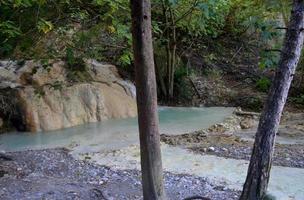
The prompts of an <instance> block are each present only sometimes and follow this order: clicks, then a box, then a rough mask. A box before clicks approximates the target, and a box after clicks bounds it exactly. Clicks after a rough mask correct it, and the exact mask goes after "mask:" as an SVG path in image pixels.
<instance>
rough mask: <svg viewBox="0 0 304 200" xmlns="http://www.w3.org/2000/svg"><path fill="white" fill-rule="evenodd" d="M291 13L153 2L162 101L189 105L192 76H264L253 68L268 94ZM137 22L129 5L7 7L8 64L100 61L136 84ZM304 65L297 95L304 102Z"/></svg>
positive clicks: (3, 1) (283, 7) (251, 5)
mask: <svg viewBox="0 0 304 200" xmlns="http://www.w3.org/2000/svg"><path fill="white" fill-rule="evenodd" d="M289 12H290V2H289V1H287V0H269V1H262V0H254V1H253V0H152V24H153V34H154V46H155V47H154V49H155V61H156V67H157V81H158V86H159V87H158V89H159V91H158V92H159V97H160V100H161V101H166V102H168V101H169V102H170V101H175V100H176V98H178V101H180V100H185V101H188V99H189V98H190V96H191V94H188V93H189V92H191V90H189V87H190V86H189V84H190V83H189V77H190V78H191V77H194V76H200V75H204V74H206V73H208V71H210V70H211V71H217V72H216V73H219V74H222V75H223V76H224V75H229V74H232V73H234V74H238V73H240V70H245V68H244V66H253V67H254V68H255V69H256V70H254V74H253V72H252V70H251V69H252V68H247V71H246V76H248V74H251V75H252V76H251V77H250V78H251V79H252V82H250V85H252V87H254V88H256V89H257V90H258V91H261V92H262V93H265V92H267V91H268V88H269V85H270V83H271V78H272V68H274V67H275V66H276V65H277V62H278V57H279V49H280V48H281V44H282V35H283V34H282V33H284V31H285V30H284V27H286V23H287V21H288V18H289ZM130 23H131V20H130V8H129V1H128V0H89V1H87V0H0V43H1V45H0V57H1V59H14V60H25V59H66V60H68V63H70V64H69V66H70V67H71V66H74V68H73V69H75V67H76V68H77V63H78V62H80V66H82V64H81V60H82V59H83V58H94V59H97V60H99V61H103V62H111V63H114V64H116V65H117V66H119V68H120V70H121V71H124V72H125V73H124V74H126V75H128V76H130V77H132V74H133V66H132V52H131V33H130V27H131V24H130ZM71 59H72V60H71ZM71 63H73V64H71ZM75 63H76V64H75ZM302 63H303V61H302V62H301V64H300V67H299V73H298V75H297V77H298V78H297V79H296V81H295V84H294V88H293V89H292V92H291V93H292V94H293V98H292V99H291V100H292V101H294V102H297V103H302V102H303V96H304V89H303V88H304V87H303V83H302V79H303V78H302V77H303V74H304V73H303V71H304V67H302V66H303V64H302ZM80 68H81V67H80ZM74 71H75V70H74ZM76 71H77V70H76ZM78 71H79V70H78ZM74 74H75V73H74ZM71 77H72V78H73V74H72V75H71ZM219 77H222V76H219ZM243 78H244V77H242V78H240V79H243ZM244 79H246V78H244Z"/></svg>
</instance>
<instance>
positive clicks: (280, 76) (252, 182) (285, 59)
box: [240, 0, 304, 200]
mask: <svg viewBox="0 0 304 200" xmlns="http://www.w3.org/2000/svg"><path fill="white" fill-rule="evenodd" d="M303 27H304V3H303V0H294V1H293V9H292V11H291V17H290V22H289V24H288V29H287V32H286V36H285V39H284V46H283V50H282V53H281V58H280V61H279V65H278V68H277V71H276V74H275V78H274V81H273V84H272V87H271V89H270V92H269V95H268V99H267V101H266V104H265V107H264V111H263V113H262V115H261V118H260V122H259V126H258V130H257V133H256V138H255V142H254V147H253V152H252V156H251V160H250V164H249V168H248V174H247V178H246V182H245V184H244V188H243V192H242V195H241V197H240V200H262V199H263V198H264V197H265V194H266V191H267V187H268V182H269V176H270V169H271V163H272V156H273V150H274V143H275V137H276V133H277V131H278V126H279V123H280V119H281V114H282V111H283V107H284V105H285V102H286V99H287V96H288V91H289V88H290V84H291V81H292V79H293V76H294V73H295V70H296V66H297V64H298V61H299V58H300V55H301V49H302V46H303V40H304V35H303Z"/></svg>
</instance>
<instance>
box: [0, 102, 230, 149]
mask: <svg viewBox="0 0 304 200" xmlns="http://www.w3.org/2000/svg"><path fill="white" fill-rule="evenodd" d="M232 112H233V108H224V107H210V108H185V107H180V108H177V107H159V119H160V132H161V133H166V134H182V133H186V132H192V131H195V130H200V129H203V128H208V127H209V126H210V125H212V124H214V123H218V122H221V121H223V120H224V119H225V118H226V117H228V116H230V115H231V114H232ZM137 143H138V124H137V118H128V119H117V120H108V121H104V122H98V123H89V124H85V125H81V126H76V127H72V128H67V129H63V130H57V131H49V132H39V133H18V132H11V133H7V134H2V135H0V150H5V151H18V150H24V149H39V148H53V147H62V146H68V147H73V148H74V149H77V148H79V149H82V150H86V151H100V150H103V149H119V148H123V147H127V146H129V145H131V144H137Z"/></svg>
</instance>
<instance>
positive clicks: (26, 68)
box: [0, 60, 137, 132]
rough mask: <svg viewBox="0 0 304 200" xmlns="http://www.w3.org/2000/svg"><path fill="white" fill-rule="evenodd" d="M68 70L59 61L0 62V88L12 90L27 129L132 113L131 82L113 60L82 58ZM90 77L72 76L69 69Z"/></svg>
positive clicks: (43, 128)
mask: <svg viewBox="0 0 304 200" xmlns="http://www.w3.org/2000/svg"><path fill="white" fill-rule="evenodd" d="M85 65H86V68H85V71H77V69H76V71H71V69H68V67H66V65H65V63H64V62H63V61H44V62H42V61H41V62H35V61H26V62H25V63H17V62H1V63H0V81H1V83H0V89H2V90H5V91H7V90H14V91H15V92H14V94H15V95H14V97H12V98H15V99H16V100H17V101H16V102H17V103H16V104H17V106H16V107H18V110H19V111H20V112H19V113H20V115H21V116H20V119H21V120H19V123H23V124H24V130H26V131H33V132H35V131H47V130H55V129H61V128H67V127H71V126H75V125H79V124H83V123H87V122H97V121H103V120H106V119H110V118H111V119H112V118H125V117H134V116H136V113H137V112H136V101H135V87H134V85H133V84H131V82H128V81H124V80H123V79H122V78H121V77H120V76H119V74H118V72H117V69H116V67H115V66H113V65H109V64H103V63H99V62H96V61H95V60H87V61H86V62H85ZM71 74H72V75H75V74H76V75H77V76H82V75H83V76H84V77H86V78H87V79H88V80H87V81H84V80H83V78H82V79H81V81H75V79H74V80H73V81H71V80H70V78H69V75H71Z"/></svg>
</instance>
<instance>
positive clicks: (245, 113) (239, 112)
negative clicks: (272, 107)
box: [234, 110, 261, 117]
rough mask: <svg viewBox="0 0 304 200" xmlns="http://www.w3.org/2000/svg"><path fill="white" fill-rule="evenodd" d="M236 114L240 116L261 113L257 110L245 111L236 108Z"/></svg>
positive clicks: (259, 114) (258, 114)
mask: <svg viewBox="0 0 304 200" xmlns="http://www.w3.org/2000/svg"><path fill="white" fill-rule="evenodd" d="M234 114H236V115H239V116H258V117H259V116H261V113H257V112H245V111H241V110H236V111H234Z"/></svg>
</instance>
